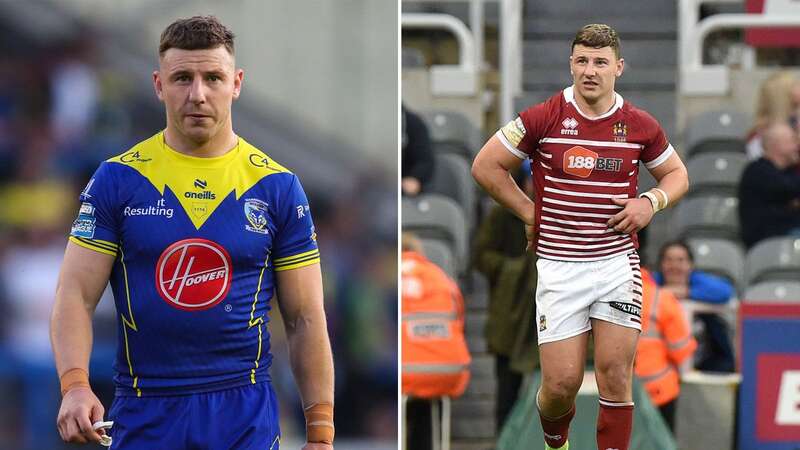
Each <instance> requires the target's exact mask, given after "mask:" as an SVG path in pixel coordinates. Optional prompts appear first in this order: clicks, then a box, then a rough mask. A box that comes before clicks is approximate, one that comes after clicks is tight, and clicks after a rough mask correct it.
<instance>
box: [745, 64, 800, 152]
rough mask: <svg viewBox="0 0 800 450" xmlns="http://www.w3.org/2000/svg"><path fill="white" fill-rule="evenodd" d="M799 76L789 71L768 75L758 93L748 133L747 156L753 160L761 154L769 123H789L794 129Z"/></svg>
mask: <svg viewBox="0 0 800 450" xmlns="http://www.w3.org/2000/svg"><path fill="white" fill-rule="evenodd" d="M798 88H800V80H797V79H796V78H795V76H794V75H793V74H792V73H791V72H789V71H785V70H782V71H778V72H775V73H773V74H772V75H770V76H769V77H768V78H767V79H766V80H764V82H763V83H761V88H760V89H759V93H758V101H757V103H756V118H755V122H754V123H753V128H752V129H751V130H750V133H748V137H747V145H746V148H747V157H748V158H749V159H751V160H756V159H758V158H760V157H761V156H762V155H763V154H764V145H763V133H764V131H766V129H767V128H768V127H769V125H770V124H771V123H790V124H791V125H792V127H794V128H795V129H797V112H798V107H800V89H798Z"/></svg>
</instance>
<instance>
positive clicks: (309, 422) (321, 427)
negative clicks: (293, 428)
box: [303, 402, 334, 445]
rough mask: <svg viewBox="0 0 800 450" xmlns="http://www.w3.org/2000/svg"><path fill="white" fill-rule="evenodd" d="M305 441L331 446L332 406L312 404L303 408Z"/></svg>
mask: <svg viewBox="0 0 800 450" xmlns="http://www.w3.org/2000/svg"><path fill="white" fill-rule="evenodd" d="M303 413H304V414H305V416H306V441H308V442H321V443H324V444H329V445H330V444H333V435H334V427H333V404H332V403H327V402H321V403H314V404H312V405H311V406H308V407H306V408H305V410H304V411H303Z"/></svg>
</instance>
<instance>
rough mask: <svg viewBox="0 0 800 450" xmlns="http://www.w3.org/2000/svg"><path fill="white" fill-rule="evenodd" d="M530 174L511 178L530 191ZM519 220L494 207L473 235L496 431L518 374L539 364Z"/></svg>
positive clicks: (532, 264)
mask: <svg viewBox="0 0 800 450" xmlns="http://www.w3.org/2000/svg"><path fill="white" fill-rule="evenodd" d="M529 174H530V172H529V171H526V170H525V169H522V170H520V172H519V173H518V175H517V176H516V177H515V178H516V179H517V183H518V184H521V185H523V187H524V190H525V192H526V193H527V194H528V195H531V193H532V192H533V182H532V181H531V178H530V176H529ZM524 225H525V224H524V223H523V222H522V221H521V220H520V219H519V218H517V216H515V215H514V214H512V213H511V212H510V211H509V210H508V209H506V208H504V207H502V206H500V205H495V206H494V207H493V208H492V210H491V212H489V214H488V216H487V217H486V219H485V220H484V221H483V222H482V223H481V224H480V227H479V228H478V232H477V236H476V238H475V242H476V244H475V249H474V252H475V256H474V261H475V265H476V268H477V269H478V270H479V271H480V272H481V273H483V274H484V275H485V276H486V278H487V279H488V281H489V290H490V295H489V317H488V319H487V321H486V330H485V334H486V343H487V345H488V347H489V352H491V353H492V354H494V356H495V377H496V378H497V397H496V399H497V401H496V412H495V418H496V423H495V424H496V427H497V431H498V433H497V434H498V435H499V434H500V433H499V432H500V430H501V429H502V428H503V424H504V423H505V420H506V418H507V417H508V414H509V412H510V411H511V408H512V407H513V406H514V403H516V401H517V398H518V397H519V389H520V386H521V384H522V377H523V375H524V374H527V373H531V372H533V370H534V369H535V368H536V366H537V365H538V362H539V351H538V348H537V345H536V343H537V338H536V303H535V302H533V301H531V295H532V293H533V292H535V291H536V259H537V258H536V254H535V253H533V252H526V251H525V246H526V244H527V241H526V238H525V231H524Z"/></svg>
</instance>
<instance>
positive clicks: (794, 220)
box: [739, 122, 800, 248]
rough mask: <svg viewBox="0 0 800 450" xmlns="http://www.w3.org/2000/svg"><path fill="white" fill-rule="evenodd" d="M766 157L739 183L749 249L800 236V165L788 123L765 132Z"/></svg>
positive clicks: (752, 165) (748, 169)
mask: <svg viewBox="0 0 800 450" xmlns="http://www.w3.org/2000/svg"><path fill="white" fill-rule="evenodd" d="M763 142H764V156H762V157H761V158H759V159H757V160H756V161H753V162H751V163H750V164H749V165H748V166H747V167H746V168H745V170H744V172H743V173H742V179H741V181H740V183H739V221H740V224H741V232H742V240H743V241H744V243H745V245H746V246H747V248H750V247H752V246H753V245H755V244H756V243H757V242H758V241H761V240H762V239H766V238H768V237H772V236H783V235H787V234H800V175H798V174H797V173H796V171H794V170H793V169H794V167H793V166H795V165H796V164H797V163H798V161H800V152H799V151H798V137H797V133H796V132H795V131H794V130H793V129H792V127H791V126H789V125H788V124H787V123H785V122H775V123H773V124H771V125H769V126H768V127H767V128H766V130H765V131H764V136H763Z"/></svg>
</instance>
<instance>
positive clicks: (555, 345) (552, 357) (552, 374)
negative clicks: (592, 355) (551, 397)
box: [539, 332, 589, 395]
mask: <svg viewBox="0 0 800 450" xmlns="http://www.w3.org/2000/svg"><path fill="white" fill-rule="evenodd" d="M588 341H589V333H588V332H583V333H581V334H579V335H577V336H573V337H570V338H567V339H563V340H560V341H554V342H548V343H545V344H541V345H540V346H539V362H540V365H541V368H542V384H543V385H544V388H545V390H546V391H553V392H556V393H561V394H569V395H574V394H575V393H577V390H578V389H579V388H580V385H581V382H582V380H583V371H584V368H585V363H586V346H587V344H588Z"/></svg>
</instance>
